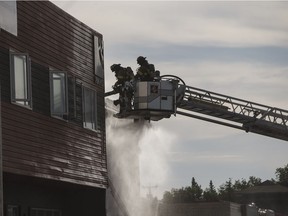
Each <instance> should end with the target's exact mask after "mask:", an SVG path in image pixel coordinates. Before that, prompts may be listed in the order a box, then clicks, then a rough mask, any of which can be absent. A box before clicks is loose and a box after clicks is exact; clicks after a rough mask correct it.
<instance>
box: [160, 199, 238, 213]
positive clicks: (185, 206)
mask: <svg viewBox="0 0 288 216" xmlns="http://www.w3.org/2000/svg"><path fill="white" fill-rule="evenodd" d="M191 215H193V216H241V205H238V204H236V203H229V202H211V203H209V202H204V203H179V204H163V203H162V204H159V208H158V216H191Z"/></svg>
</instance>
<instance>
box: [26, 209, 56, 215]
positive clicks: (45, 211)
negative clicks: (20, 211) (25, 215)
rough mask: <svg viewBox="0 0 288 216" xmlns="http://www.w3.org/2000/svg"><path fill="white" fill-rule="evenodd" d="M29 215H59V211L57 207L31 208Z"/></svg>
mask: <svg viewBox="0 0 288 216" xmlns="http://www.w3.org/2000/svg"><path fill="white" fill-rule="evenodd" d="M30 213H31V214H30V215H31V216H61V211H60V210H57V209H42V208H31V212H30Z"/></svg>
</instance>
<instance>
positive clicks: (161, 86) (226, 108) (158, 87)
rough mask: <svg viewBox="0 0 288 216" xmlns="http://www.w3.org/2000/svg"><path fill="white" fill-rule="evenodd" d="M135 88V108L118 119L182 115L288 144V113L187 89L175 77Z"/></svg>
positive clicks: (138, 84) (164, 78) (143, 82)
mask: <svg viewBox="0 0 288 216" xmlns="http://www.w3.org/2000/svg"><path fill="white" fill-rule="evenodd" d="M133 86H134V98H133V106H132V109H129V110H125V109H124V110H122V111H121V112H119V113H117V114H115V115H114V116H115V117H117V118H131V119H135V120H137V119H145V120H152V121H158V120H161V119H163V118H170V116H171V115H175V116H176V114H179V115H183V116H187V117H191V118H196V119H200V120H204V121H208V122H212V123H216V124H221V125H225V126H228V127H232V128H236V129H240V130H244V131H246V132H252V133H256V134H261V135H265V136H269V137H273V138H277V139H281V140H286V141H288V110H284V109H280V108H276V107H270V106H266V105H263V104H259V103H255V102H251V101H247V100H243V99H239V98H235V97H231V96H227V95H223V94H218V93H215V92H211V91H207V90H204V89H200V88H196V87H192V86H187V85H186V84H185V82H184V81H183V80H182V79H181V78H179V77H177V76H173V75H164V76H161V78H160V79H157V80H154V81H139V80H136V81H134V84H133ZM115 93H116V92H113V91H111V92H107V93H106V94H105V96H109V95H111V94H115Z"/></svg>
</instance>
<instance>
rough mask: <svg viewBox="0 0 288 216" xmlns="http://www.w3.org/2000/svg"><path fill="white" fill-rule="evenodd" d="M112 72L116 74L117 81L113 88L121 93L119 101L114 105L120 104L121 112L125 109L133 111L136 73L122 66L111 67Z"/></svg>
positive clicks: (114, 65)
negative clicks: (133, 83)
mask: <svg viewBox="0 0 288 216" xmlns="http://www.w3.org/2000/svg"><path fill="white" fill-rule="evenodd" d="M110 69H111V71H112V72H115V77H116V79H117V81H116V82H115V84H114V85H113V86H112V88H113V89H114V91H115V92H117V93H119V99H118V100H115V101H114V105H116V106H117V105H118V104H120V112H121V111H123V110H124V109H125V110H127V109H131V106H132V98H133V95H134V90H133V85H132V82H133V79H134V73H133V71H132V69H131V67H127V68H124V67H122V66H121V64H113V65H111V67H110Z"/></svg>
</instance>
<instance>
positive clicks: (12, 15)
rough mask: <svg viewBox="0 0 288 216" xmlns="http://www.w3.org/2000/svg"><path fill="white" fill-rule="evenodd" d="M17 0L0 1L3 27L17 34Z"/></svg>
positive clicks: (1, 25) (0, 15) (0, 16)
mask: <svg viewBox="0 0 288 216" xmlns="http://www.w3.org/2000/svg"><path fill="white" fill-rule="evenodd" d="M16 2H17V1H16V0H12V1H0V31H1V28H3V29H4V30H6V31H8V32H10V33H11V34H14V35H15V36H17V5H16Z"/></svg>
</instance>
